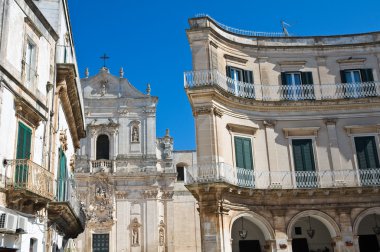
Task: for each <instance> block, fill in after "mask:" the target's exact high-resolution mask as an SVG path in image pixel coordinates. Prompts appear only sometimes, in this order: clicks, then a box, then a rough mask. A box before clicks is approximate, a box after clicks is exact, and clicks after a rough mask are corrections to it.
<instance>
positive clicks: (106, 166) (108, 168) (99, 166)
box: [89, 159, 115, 173]
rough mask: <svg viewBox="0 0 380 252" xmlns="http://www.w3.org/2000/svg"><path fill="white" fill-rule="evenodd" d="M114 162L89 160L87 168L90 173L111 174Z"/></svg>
mask: <svg viewBox="0 0 380 252" xmlns="http://www.w3.org/2000/svg"><path fill="white" fill-rule="evenodd" d="M114 163H115V161H113V160H108V159H98V160H90V163H89V166H90V171H91V172H94V173H97V172H101V171H102V172H107V173H108V172H112V171H114V167H115V164H114Z"/></svg>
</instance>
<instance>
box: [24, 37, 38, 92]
mask: <svg viewBox="0 0 380 252" xmlns="http://www.w3.org/2000/svg"><path fill="white" fill-rule="evenodd" d="M35 54H36V46H35V44H33V43H32V42H31V41H30V40H28V41H27V44H26V53H25V80H26V85H27V87H29V88H31V87H32V86H33V84H34V80H35V77H36V72H35Z"/></svg>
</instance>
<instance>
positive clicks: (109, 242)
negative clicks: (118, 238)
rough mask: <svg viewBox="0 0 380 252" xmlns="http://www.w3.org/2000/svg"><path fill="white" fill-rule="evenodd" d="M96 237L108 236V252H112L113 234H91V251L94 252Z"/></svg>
mask: <svg viewBox="0 0 380 252" xmlns="http://www.w3.org/2000/svg"><path fill="white" fill-rule="evenodd" d="M95 235H108V251H110V250H111V234H110V233H92V234H91V251H94V236H95Z"/></svg>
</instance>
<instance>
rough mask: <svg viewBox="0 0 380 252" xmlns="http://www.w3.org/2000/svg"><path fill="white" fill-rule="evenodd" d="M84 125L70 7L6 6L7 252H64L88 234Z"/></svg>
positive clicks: (0, 220)
mask: <svg viewBox="0 0 380 252" xmlns="http://www.w3.org/2000/svg"><path fill="white" fill-rule="evenodd" d="M83 119H84V116H83V110H82V98H81V88H80V80H79V78H78V76H77V62H76V56H75V51H74V47H73V39H72V32H71V26H70V20H69V15H68V7H67V2H66V1H65V0H62V1H61V0H57V1H47V0H39V1H32V0H4V1H1V3H0V137H1V142H0V160H1V164H0V171H1V172H0V174H1V175H0V195H1V196H0V198H1V202H0V250H1V251H63V249H64V248H67V246H68V244H69V242H68V241H69V239H70V238H75V237H76V236H77V235H78V234H79V233H81V232H82V231H83V229H84V225H85V216H84V212H83V210H82V208H81V205H80V203H79V201H78V200H77V198H76V191H75V183H74V181H73V169H74V161H75V151H76V150H77V149H78V148H79V146H80V144H79V140H80V138H83V137H84V136H85V131H84V121H83Z"/></svg>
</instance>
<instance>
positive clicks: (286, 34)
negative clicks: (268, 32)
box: [281, 20, 291, 37]
mask: <svg viewBox="0 0 380 252" xmlns="http://www.w3.org/2000/svg"><path fill="white" fill-rule="evenodd" d="M290 26H291V25H290V24H288V23H285V21H284V20H281V27H282V32H283V33H284V34H285V37H289V32H288V29H286V27H290Z"/></svg>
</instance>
